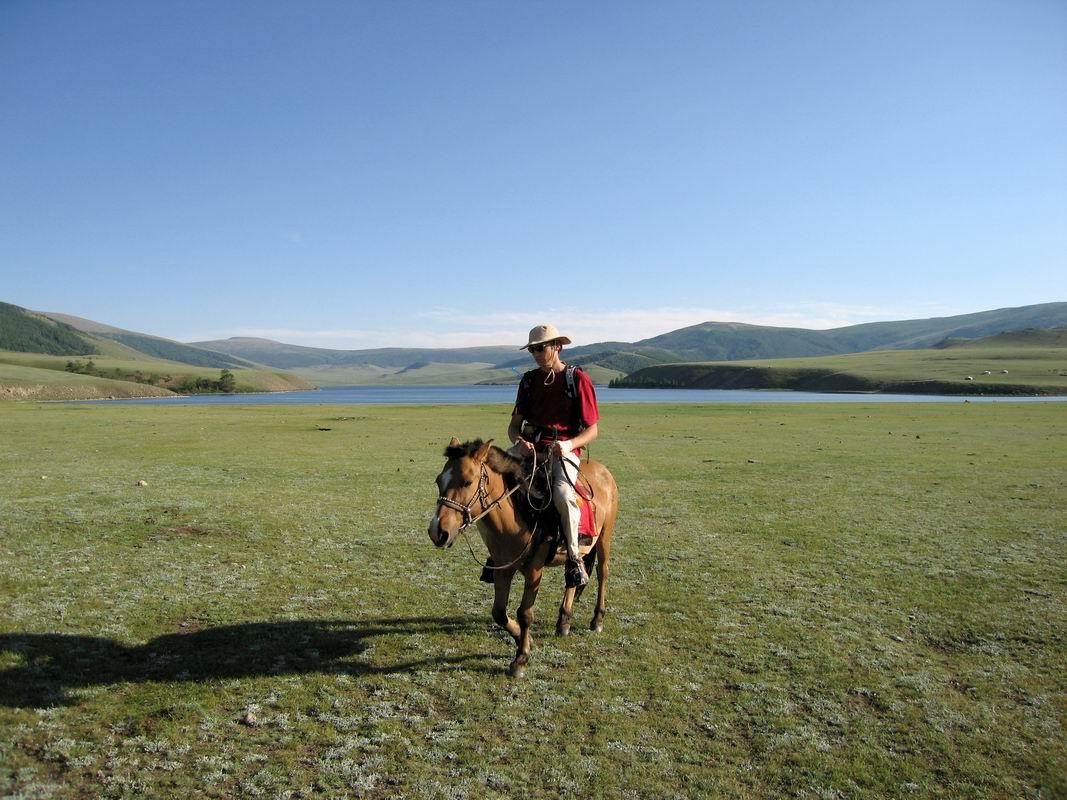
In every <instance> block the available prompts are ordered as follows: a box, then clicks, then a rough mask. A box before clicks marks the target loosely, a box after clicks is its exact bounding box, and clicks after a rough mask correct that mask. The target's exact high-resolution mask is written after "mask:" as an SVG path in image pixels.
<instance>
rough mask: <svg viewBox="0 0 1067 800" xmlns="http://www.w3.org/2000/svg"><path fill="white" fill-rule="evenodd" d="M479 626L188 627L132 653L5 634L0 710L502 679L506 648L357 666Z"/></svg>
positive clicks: (419, 620) (110, 645)
mask: <svg viewBox="0 0 1067 800" xmlns="http://www.w3.org/2000/svg"><path fill="white" fill-rule="evenodd" d="M482 629H484V623H483V622H481V621H480V620H479V621H475V620H474V619H473V618H472V619H465V618H461V617H452V618H448V617H446V618H440V617H437V618H430V617H411V618H403V619H386V620H371V621H363V622H356V621H346V620H298V621H293V622H254V623H247V624H244V625H227V626H223V627H219V628H205V629H198V630H197V629H191V630H189V631H188V632H184V633H175V634H168V635H166V636H160V637H158V638H156V639H153V640H152V641H150V642H148V643H146V644H144V645H140V646H137V647H127V646H126V645H124V644H121V643H120V642H116V641H113V640H111V639H104V638H101V637H97V636H81V635H77V634H63V633H5V634H0V654H3V653H15V654H17V655H18V656H19V657H20V658H21V661H22V663H21V664H19V665H18V666H14V667H10V668H8V669H5V670H2V671H0V705H3V706H9V707H34V708H44V707H48V706H57V705H67V704H69V703H70V702H71V700H70V698H69V697H68V696H67V692H68V691H69V690H71V689H79V688H85V687H87V686H100V685H107V684H112V683H121V682H127V681H132V682H147V681H211V680H219V679H232V678H254V677H261V676H267V675H293V674H310V673H326V674H346V675H354V676H359V675H376V674H383V673H396V672H418V671H421V670H439V669H443V668H448V667H457V666H459V665H461V664H465V663H467V662H474V661H484V660H487V659H488V660H491V661H493V662H494V664H493V665H486V664H483V665H481V666H473V667H468V668H473V669H475V670H477V671H484V672H489V673H493V672H499V671H501V666H500V660H501V658H502V657H503V656H504V655H506V654H507V652H508V651H507V649H506V648H505V649H502V650H501V652H500V653H497V654H495V655H493V654H487V653H480V654H472V655H466V656H455V657H440V656H438V657H427V658H422V659H418V660H411V661H400V662H396V663H390V664H376V663H371V662H370V661H369V660H366V659H361V656H362V655H363V654H364V653H365V652H366V651H367V650H368V648H369V647H370V642H371V640H373V639H374V638H375V637H381V636H393V635H413V634H420V633H425V634H441V633H445V634H448V633H472V632H475V631H477V630H482ZM505 663H506V662H505Z"/></svg>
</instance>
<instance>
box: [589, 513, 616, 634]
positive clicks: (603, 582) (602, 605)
mask: <svg viewBox="0 0 1067 800" xmlns="http://www.w3.org/2000/svg"><path fill="white" fill-rule="evenodd" d="M610 556H611V533H610V531H609V532H608V535H607V536H604V535H601V537H600V541H599V542H598V543H597V548H596V608H594V609H593V621H592V622H590V623H589V629H590V630H592V631H596V632H597V633H600V632H601V631H603V630H604V614H606V613H607V610H608V607H607V598H608V573H609V572H611V565H610V561H611V557H610Z"/></svg>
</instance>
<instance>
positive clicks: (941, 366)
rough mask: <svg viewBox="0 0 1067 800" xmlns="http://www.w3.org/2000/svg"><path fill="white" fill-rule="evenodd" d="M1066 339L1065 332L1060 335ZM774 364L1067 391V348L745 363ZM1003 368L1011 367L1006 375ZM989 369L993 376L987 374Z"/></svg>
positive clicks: (973, 348) (983, 348)
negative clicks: (968, 378) (1027, 385)
mask: <svg viewBox="0 0 1067 800" xmlns="http://www.w3.org/2000/svg"><path fill="white" fill-rule="evenodd" d="M1060 338H1061V339H1063V340H1064V341H1067V336H1061V337H1060ZM744 363H745V364H753V365H760V366H770V367H781V368H789V367H800V368H805V367H806V368H827V369H830V370H833V371H838V372H847V373H849V374H854V375H860V376H863V377H867V378H871V379H874V380H880V381H947V382H954V383H958V382H960V381H963V380H965V379H966V378H967V376H970V377H972V378H974V380H975V382H976V383H978V384H980V385H985V386H991V387H996V386H999V385H1004V384H1011V385H1017V384H1029V385H1033V386H1043V387H1055V388H1058V389H1062V390H1063V391H1064V392H1067V346H1065V345H1064V344H1062V343H1057V344H1054V345H1053V344H1050V345H1047V346H1038V347H1034V346H1030V345H1025V344H1021V345H1015V346H1012V345H1008V344H986V345H983V344H974V345H970V346H968V345H961V346H956V347H948V348H944V349H927V350H880V351H875V352H871V353H854V354H851V355H844V356H826V357H824V358H791V359H777V360H766V361H751V362H744ZM1004 370H1007V372H1006V373H1005V372H1004ZM986 371H989V372H990V373H991V374H990V375H986V374H985V372H986Z"/></svg>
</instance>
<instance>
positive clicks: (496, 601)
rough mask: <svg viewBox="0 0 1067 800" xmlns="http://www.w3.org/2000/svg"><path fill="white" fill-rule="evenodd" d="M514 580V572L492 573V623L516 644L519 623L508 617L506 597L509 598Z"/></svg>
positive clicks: (499, 571)
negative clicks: (494, 591)
mask: <svg viewBox="0 0 1067 800" xmlns="http://www.w3.org/2000/svg"><path fill="white" fill-rule="evenodd" d="M514 578H515V573H514V572H505V571H503V570H497V571H496V572H494V573H493V587H494V588H495V589H496V593H495V594H494V596H493V622H495V623H496V624H497V625H499V626H500V627H501V628H503V629H504V630H506V631H507V632H508V633H510V634H511V635H512V637H513V638H514V639H515V642H516V643H518V641H519V633H520V631H519V623H517V622H516V621H515V620H513V619H512V618H511V617H509V616H508V597H510V596H511V581H512V580H513V579H514Z"/></svg>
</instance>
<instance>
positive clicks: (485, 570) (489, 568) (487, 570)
mask: <svg viewBox="0 0 1067 800" xmlns="http://www.w3.org/2000/svg"><path fill="white" fill-rule="evenodd" d="M495 571H496V570H494V569H493V558H492V556H490V557H489V558H487V559H485V566H484V567H482V575H481V577H480V578H478V580H480V581H481V582H482V583H494V582H495V581H496V579H495V578H494V577H493V573H494V572H495Z"/></svg>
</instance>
